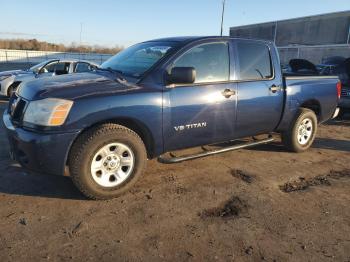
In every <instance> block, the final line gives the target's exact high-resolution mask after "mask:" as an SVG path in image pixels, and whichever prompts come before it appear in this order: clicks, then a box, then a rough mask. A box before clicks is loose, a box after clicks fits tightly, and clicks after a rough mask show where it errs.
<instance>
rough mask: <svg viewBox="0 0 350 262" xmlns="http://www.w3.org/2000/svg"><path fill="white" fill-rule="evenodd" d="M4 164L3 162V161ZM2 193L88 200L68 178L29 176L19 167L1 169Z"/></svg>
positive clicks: (0, 191)
mask: <svg viewBox="0 0 350 262" xmlns="http://www.w3.org/2000/svg"><path fill="white" fill-rule="evenodd" d="M1 162H3V161H1ZM0 179H1V184H0V193H3V194H10V195H20V196H32V197H46V198H57V199H71V200H86V198H85V197H84V196H83V195H82V194H81V193H80V192H79V191H78V190H77V189H76V188H75V187H74V185H73V183H72V181H71V180H70V179H69V178H67V177H63V176H62V177H60V176H49V175H41V174H28V173H26V172H24V170H23V169H22V168H20V167H17V166H11V165H10V166H8V167H7V168H5V169H2V170H1V169H0Z"/></svg>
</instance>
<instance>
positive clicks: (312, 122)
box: [282, 108, 317, 153]
mask: <svg viewBox="0 0 350 262" xmlns="http://www.w3.org/2000/svg"><path fill="white" fill-rule="evenodd" d="M316 132H317V116H316V115H315V113H314V112H313V111H312V110H310V109H306V108H301V109H299V112H298V115H297V117H296V118H295V120H294V121H293V123H292V125H291V127H290V128H289V130H288V131H286V132H284V133H283V134H282V142H283V144H284V145H285V146H286V147H287V149H288V150H290V151H293V152H297V153H300V152H304V151H306V150H307V149H309V148H310V146H311V145H312V143H313V142H314V140H315V137H316Z"/></svg>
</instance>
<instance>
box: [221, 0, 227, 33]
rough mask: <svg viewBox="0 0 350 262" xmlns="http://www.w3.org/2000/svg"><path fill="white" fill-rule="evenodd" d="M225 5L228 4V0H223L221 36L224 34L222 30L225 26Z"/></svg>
mask: <svg viewBox="0 0 350 262" xmlns="http://www.w3.org/2000/svg"><path fill="white" fill-rule="evenodd" d="M225 5H226V0H222V14H221V33H220V36H222V31H223V27H224V16H225Z"/></svg>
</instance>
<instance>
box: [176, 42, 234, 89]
mask: <svg viewBox="0 0 350 262" xmlns="http://www.w3.org/2000/svg"><path fill="white" fill-rule="evenodd" d="M174 67H194V69H195V70H196V80H195V83H210V82H221V81H228V80H229V72H230V70H229V67H230V62H229V49H228V44H227V43H209V44H202V45H198V46H196V47H194V48H192V49H190V50H189V51H187V52H186V53H185V54H183V55H182V56H181V57H180V58H178V59H177V61H176V62H175V63H174Z"/></svg>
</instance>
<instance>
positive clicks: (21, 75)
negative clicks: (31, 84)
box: [0, 59, 98, 96]
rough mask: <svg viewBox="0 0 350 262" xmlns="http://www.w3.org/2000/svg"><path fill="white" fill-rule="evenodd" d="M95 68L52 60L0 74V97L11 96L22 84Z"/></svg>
mask: <svg viewBox="0 0 350 262" xmlns="http://www.w3.org/2000/svg"><path fill="white" fill-rule="evenodd" d="M97 67H98V65H97V64H95V63H92V62H89V61H84V60H73V59H61V60H60V59H52V60H48V61H44V62H42V63H40V64H38V65H35V66H33V67H31V68H29V69H27V70H14V71H4V72H0V95H3V96H11V94H12V93H13V92H14V91H16V89H17V87H18V86H19V84H21V83H22V82H27V81H30V80H34V79H37V78H44V77H53V76H57V75H64V74H72V73H84V72H90V71H94V70H95V69H96V68H97Z"/></svg>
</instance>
